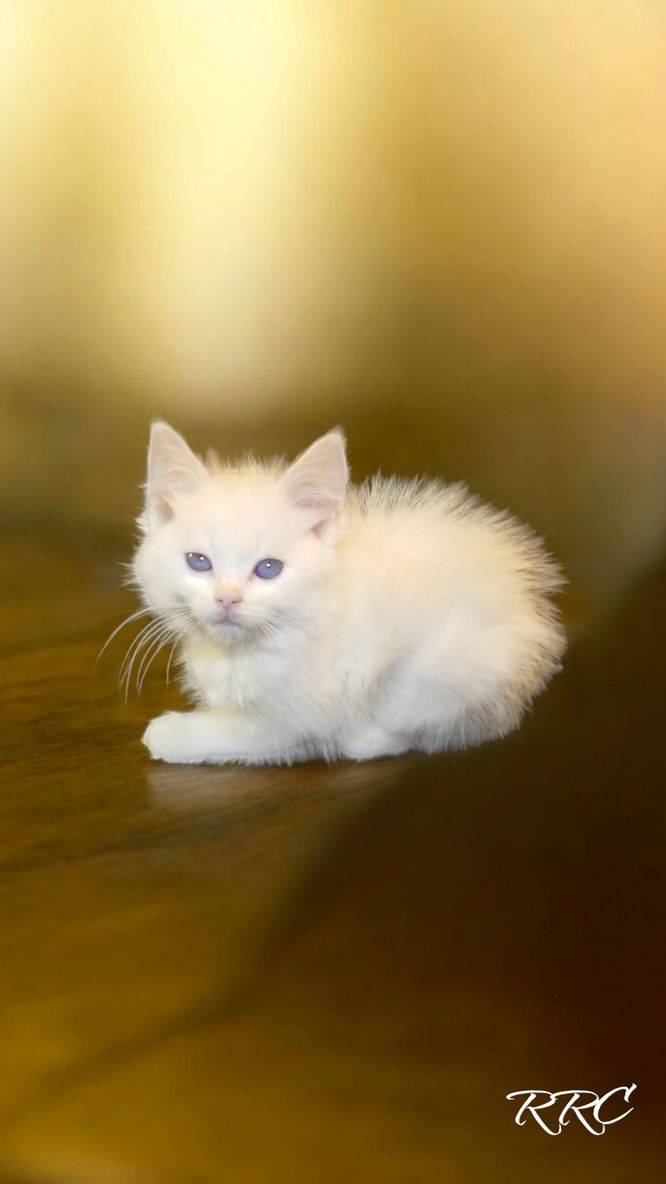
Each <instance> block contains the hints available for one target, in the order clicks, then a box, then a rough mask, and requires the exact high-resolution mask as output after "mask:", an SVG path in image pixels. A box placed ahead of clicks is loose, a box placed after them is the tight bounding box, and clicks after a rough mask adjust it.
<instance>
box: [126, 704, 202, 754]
mask: <svg viewBox="0 0 666 1184" xmlns="http://www.w3.org/2000/svg"><path fill="white" fill-rule="evenodd" d="M141 740H142V743H143V744H145V746H146V748H147V749H148V751H149V753H150V755H151V757H152V758H153V760H154V761H169V762H170V763H171V764H176V765H178V764H198V763H199V762H200V761H201V760H202V757H201V756H200V755H198V754H197V753H196V751H195V750H194V748H193V744H192V735H191V729H190V727H189V720H188V714H187V713H186V712H183V711H165V712H164V715H158V716H156V718H155V719H152V720H151V721H150V723H149V724H148V727H147V728H146V730H145V732H144V733H143V736H142V737H141Z"/></svg>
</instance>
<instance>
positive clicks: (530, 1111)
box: [506, 1083, 636, 1135]
mask: <svg viewBox="0 0 666 1184" xmlns="http://www.w3.org/2000/svg"><path fill="white" fill-rule="evenodd" d="M635 1089H636V1084H635V1083H634V1084H633V1085H618V1086H617V1087H616V1088H615V1089H609V1090H608V1093H605V1094H602V1095H601V1097H599V1094H595V1093H593V1092H592V1090H590V1089H561V1090H558V1091H557V1092H556V1093H551V1091H550V1090H549V1089H516V1090H514V1091H513V1093H510V1094H507V1095H506V1097H507V1100H508V1101H510V1102H511V1101H513V1099H514V1098H524V1099H525V1101H524V1102H523V1103H522V1104H521V1106H520V1107H519V1109H518V1112H517V1114H516V1117H515V1120H514V1121H515V1122H516V1123H517V1125H518V1126H525V1123H526V1122H527V1119H528V1117H529V1116H530V1115H531V1116H532V1118H533V1119H534V1121H535V1122H536V1123H538V1124H539V1126H540V1127H541V1129H542V1131H545V1132H546V1134H547V1135H560V1134H561V1133H562V1131H563V1129H564V1127H565V1126H568V1125H569V1123H570V1121H571V1118H572V1117H575V1118H577V1119H578V1121H579V1122H580V1123H581V1124H582V1126H584V1127H585V1130H586V1131H589V1133H590V1134H591V1135H603V1134H605V1132H606V1127H607V1126H613V1124H614V1123H616V1122H621V1121H622V1119H623V1118H626V1117H627V1116H628V1115H629V1114H631V1113H632V1111H633V1109H634V1107H633V1106H630V1107H629V1109H628V1110H624V1111H623V1112H622V1113H621V1114H618V1113H617V1108H618V1104H617V1102H615V1103H613V1097H614V1095H615V1094H621V1095H622V1096H623V1098H624V1101H625V1102H628V1101H629V1097H630V1095H631V1094H633V1092H634V1090H635ZM537 1099H539V1100H538V1101H537ZM544 1111H545V1112H546V1113H545V1114H544Z"/></svg>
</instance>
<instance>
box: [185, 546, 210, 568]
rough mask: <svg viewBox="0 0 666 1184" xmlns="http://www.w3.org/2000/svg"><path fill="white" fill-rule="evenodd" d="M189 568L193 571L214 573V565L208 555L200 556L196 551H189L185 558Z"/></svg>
mask: <svg viewBox="0 0 666 1184" xmlns="http://www.w3.org/2000/svg"><path fill="white" fill-rule="evenodd" d="M185 559H186V560H187V565H188V567H191V568H192V571H212V570H213V565H212V563H211V561H210V559H209V558H208V556H207V555H198V554H197V552H196V551H188V552H187V555H186V556H185Z"/></svg>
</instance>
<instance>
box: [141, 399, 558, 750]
mask: <svg viewBox="0 0 666 1184" xmlns="http://www.w3.org/2000/svg"><path fill="white" fill-rule="evenodd" d="M139 525H140V529H141V533H142V539H141V542H140V544H139V546H138V548H137V551H136V554H135V556H134V563H133V572H134V579H135V582H136V585H137V587H138V588H139V590H140V593H141V597H142V601H143V604H144V606H145V607H146V608H147V609H148V610H150V612H151V613H152V614H153V615H154V616H155V617H156V618H157V621H158V624H157V625H156V630H157V633H156V634H155V636H156V637H157V642H158V643H159V642H160V640H163V639H166V638H169V639H172V640H174V641H175V640H177V641H178V644H179V657H180V662H181V669H182V676H183V684H184V687H185V689H186V690H187V692H188V693H189V694H190V695H191V696H192V698H193V699H194V700H195V702H196V704H197V706H196V707H195V709H194V710H193V711H189V712H173V711H169V712H166V713H165V714H164V715H161V716H159V717H158V718H156V719H154V720H153V721H152V722H151V723H150V724H149V726H148V728H147V730H146V732H145V734H144V737H143V740H144V743H145V745H146V746H147V748H148V750H149V752H150V755H151V756H152V757H153V758H154V759H155V760H165V761H175V762H204V761H207V762H220V763H222V762H228V761H239V762H244V763H248V764H259V763H271V764H278V763H279V764H289V763H291V762H293V761H301V760H309V759H312V758H316V757H324V758H326V759H328V760H335V759H337V758H340V757H342V758H345V757H347V758H352V759H354V760H366V759H370V758H373V757H379V756H384V755H388V754H394V753H400V752H405V751H407V750H408V749H419V750H422V751H425V752H436V751H439V750H441V749H447V748H461V747H465V746H467V745H472V744H478V743H480V742H482V741H484V740H490V739H492V738H493V737H497V736H503V735H504V734H505V733H507V732H510V731H511V730H512V729H513V728H515V727H516V726H517V725H518V723H519V721H520V719H521V716H522V714H523V712H524V710H525V708H526V707H527V706H528V705H529V703H530V701H531V700H532V698H533V697H534V696H535V695H536V694H537V693H538V692H539V691H541V690H542V689H543V687H544V686H545V684H546V683H547V681H548V679H549V678H550V677H551V675H552V674H553V672H554V671H555V670H557V669H558V668H559V664H560V659H561V656H562V653H563V650H564V646H565V641H564V634H563V630H562V627H561V625H560V622H559V619H558V615H557V613H556V610H555V608H554V606H553V604H552V601H551V599H550V597H551V595H552V593H553V592H555V591H556V590H557V588H558V587H559V586H560V584H561V582H562V579H561V576H560V572H559V569H558V568H557V566H556V565H555V563H554V562H553V561H552V560H551V558H550V557H549V556H548V554H547V552H546V551H545V549H544V547H543V545H542V543H541V542H540V540H539V539H538V538H537V537H536V536H535V535H534V534H533V533H532V532H531V531H530V530H529V529H528V528H526V527H524V526H522V525H520V524H519V523H518V522H516V521H515V520H514V519H513V518H511V517H509V516H508V515H507V514H505V513H500V512H498V511H496V510H493V509H491V508H489V507H487V506H484V505H483V504H482V503H480V502H479V501H477V500H476V499H475V498H473V497H472V496H470V495H469V494H468V493H467V491H466V489H465V487H464V486H460V485H453V486H447V485H444V484H442V483H440V482H439V481H425V480H414V481H404V480H401V479H399V478H396V477H391V478H388V479H387V478H384V477H380V476H377V477H373V478H372V479H371V480H370V481H369V482H367V483H366V484H364V485H362V486H360V487H354V486H350V485H349V484H348V469H347V462H346V458H345V443H344V436H343V434H342V432H341V431H339V430H335V431H332V432H329V433H328V434H327V435H325V436H322V437H321V438H320V439H319V440H317V441H315V443H314V444H312V445H311V447H310V448H309V449H308V450H307V451H306V452H305V453H303V454H302V455H301V456H300V457H299V458H298V459H297V460H296V461H295V462H294V463H293V464H292V465H291V466H287V464H286V463H284V462H282V461H272V462H269V463H260V462H257V461H255V460H253V459H249V460H246V461H244V462H243V463H241V464H238V465H231V464H229V465H227V464H222V463H220V461H219V460H218V459H217V457H216V456H214V455H211V456H209V457H208V459H207V461H206V463H204V462H203V461H202V460H201V459H199V458H198V457H197V456H195V454H194V453H193V452H192V451H191V450H190V448H189V447H188V445H187V444H186V442H185V441H184V440H183V438H182V437H181V436H179V435H178V434H177V433H176V432H175V431H174V430H173V429H172V428H170V427H169V426H168V425H167V424H165V423H163V422H158V423H155V424H153V428H152V432H151V439H150V447H149V458H148V479H147V484H146V502H145V507H144V511H143V513H142V515H141V518H140V520H139ZM188 552H195V553H201V554H203V555H205V556H208V557H209V559H210V561H211V563H212V571H205V572H196V571H192V570H191V569H190V568H189V567H188V565H187V562H186V559H185V555H186V553H188ZM264 558H272V559H279V560H281V561H282V563H283V564H284V568H283V570H282V573H281V574H280V575H279V576H278V577H277V578H276V579H273V580H262V579H260V578H259V577H258V576H256V575H254V574H253V571H254V568H255V565H256V564H257V562H258V561H260V560H262V559H264ZM162 626H163V629H162V628H161V627H162ZM160 630H161V631H160Z"/></svg>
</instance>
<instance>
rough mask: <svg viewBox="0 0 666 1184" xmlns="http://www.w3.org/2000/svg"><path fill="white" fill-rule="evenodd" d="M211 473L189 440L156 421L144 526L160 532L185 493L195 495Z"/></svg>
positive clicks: (152, 429) (146, 487)
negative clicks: (176, 502) (178, 498)
mask: <svg viewBox="0 0 666 1184" xmlns="http://www.w3.org/2000/svg"><path fill="white" fill-rule="evenodd" d="M206 477H207V471H206V468H205V466H204V464H203V462H202V461H200V460H199V457H198V456H196V454H195V453H194V452H192V449H191V448H190V446H189V444H188V443H187V441H186V440H184V439H183V437H182V436H180V435H179V434H178V432H176V431H174V429H173V428H172V427H169V424H168V423H165V422H164V420H163V419H156V420H155V421H154V422H153V423H152V424H151V427H150V442H149V444H148V472H147V475H146V484H145V490H146V504H145V509H144V524H145V525H146V526H147V527H148V528H149V529H153V530H154V529H156V528H157V527H158V526H161V525H162V523H164V522H166V521H167V520H168V519H169V518H171V517H172V516H173V503H174V500H175V498H177V497H178V495H179V494H181V493H194V492H195V491H196V490H197V489H198V488H199V487H200V486H201V485H202V484H203V482H204V481H205V479H206Z"/></svg>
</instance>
